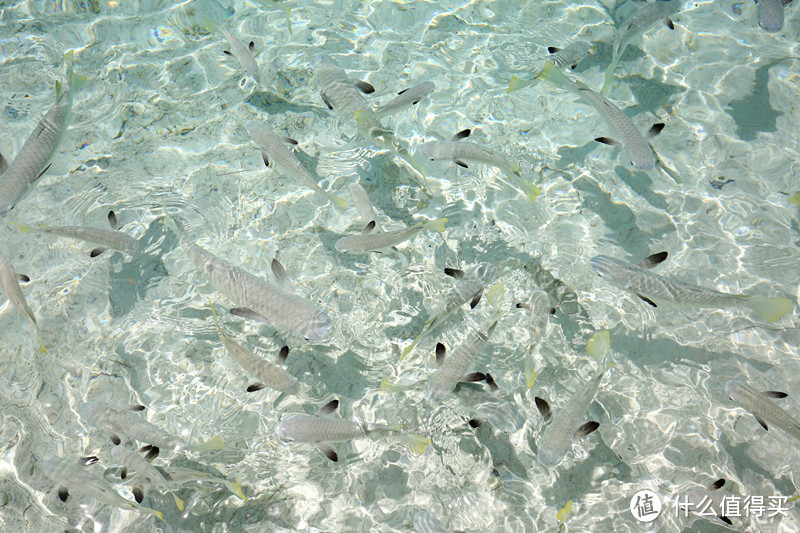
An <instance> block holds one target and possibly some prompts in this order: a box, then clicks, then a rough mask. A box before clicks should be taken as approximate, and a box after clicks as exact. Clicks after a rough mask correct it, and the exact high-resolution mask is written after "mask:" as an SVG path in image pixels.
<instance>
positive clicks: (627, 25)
mask: <svg viewBox="0 0 800 533" xmlns="http://www.w3.org/2000/svg"><path fill="white" fill-rule="evenodd" d="M680 8H681V0H666V1H665V0H657V1H655V2H651V3H649V4H647V5H646V6H644V7H642V8H641V9H639V10H638V11H636V12H634V13H633V14H632V15H631V16H629V17H628V18H626V19H625V20H624V21H623V22H622V24H620V26H619V28H618V29H617V36H616V38H615V39H614V49H613V52H612V56H611V64H610V65H609V66H608V68H607V69H606V73H605V80H604V82H603V89H602V91H601V92H602V93H603V94H608V91H609V89H610V88H611V83H612V82H613V81H614V71H615V70H616V69H617V64H618V63H619V60H620V58H621V57H622V53H623V52H624V51H625V48H627V47H628V45H629V44H630V42H631V41H633V40H634V39H636V38H637V37H639V36H640V35H642V34H643V33H644V32H646V31H647V30H649V29H650V28H652V27H653V26H655V24H656V23H657V22H659V21H661V20H663V21H664V22H665V24H666V25H667V27H669V28H670V29H674V28H675V26H674V24H673V23H672V20H671V19H670V16H672V15H674V14H675V13H677V12H678V10H679V9H680Z"/></svg>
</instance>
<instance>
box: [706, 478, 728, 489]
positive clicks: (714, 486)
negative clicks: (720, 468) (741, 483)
mask: <svg viewBox="0 0 800 533" xmlns="http://www.w3.org/2000/svg"><path fill="white" fill-rule="evenodd" d="M724 486H725V478H722V479H718V480H716V481H715V482H714V483H712V484H711V485H709V486H708V490H717V489H721V488H722V487H724Z"/></svg>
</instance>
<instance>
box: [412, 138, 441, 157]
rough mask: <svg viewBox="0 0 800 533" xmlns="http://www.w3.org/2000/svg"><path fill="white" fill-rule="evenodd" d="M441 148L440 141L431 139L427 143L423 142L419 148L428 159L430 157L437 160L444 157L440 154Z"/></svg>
mask: <svg viewBox="0 0 800 533" xmlns="http://www.w3.org/2000/svg"><path fill="white" fill-rule="evenodd" d="M439 148H440V144H439V141H429V142H426V143H422V145H421V146H420V147H419V148H418V149H417V150H418V151H419V153H420V154H422V156H423V157H425V158H426V159H429V160H431V161H436V160H438V159H441V158H442V157H441V154H440V151H441V150H440V149H439Z"/></svg>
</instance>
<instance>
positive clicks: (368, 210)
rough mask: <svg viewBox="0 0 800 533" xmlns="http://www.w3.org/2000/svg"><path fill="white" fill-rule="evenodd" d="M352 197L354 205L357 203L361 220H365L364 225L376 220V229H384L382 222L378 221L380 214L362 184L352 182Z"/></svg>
mask: <svg viewBox="0 0 800 533" xmlns="http://www.w3.org/2000/svg"><path fill="white" fill-rule="evenodd" d="M350 197H351V198H352V199H353V205H355V207H356V211H358V214H359V216H360V217H361V220H363V221H364V225H366V224H369V223H370V222H375V231H383V228H382V227H381V223H380V222H379V221H378V216H377V215H376V214H375V209H374V208H373V207H372V202H370V201H369V196H368V195H367V191H366V190H364V187H362V186H361V184H359V183H351V184H350Z"/></svg>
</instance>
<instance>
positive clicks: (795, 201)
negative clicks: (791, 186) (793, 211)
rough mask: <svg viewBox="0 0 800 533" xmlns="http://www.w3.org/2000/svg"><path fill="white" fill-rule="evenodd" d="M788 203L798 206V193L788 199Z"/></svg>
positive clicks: (799, 196) (799, 201)
mask: <svg viewBox="0 0 800 533" xmlns="http://www.w3.org/2000/svg"><path fill="white" fill-rule="evenodd" d="M789 201H790V202H792V203H793V204H795V205H800V192H799V193H797V194H795V195H794V196H792V197H791V198H789Z"/></svg>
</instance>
